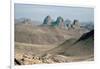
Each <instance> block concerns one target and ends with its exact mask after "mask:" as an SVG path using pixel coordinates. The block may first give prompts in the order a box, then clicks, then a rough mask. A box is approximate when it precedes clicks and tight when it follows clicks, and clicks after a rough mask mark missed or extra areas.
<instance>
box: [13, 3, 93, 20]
mask: <svg viewBox="0 0 100 69" xmlns="http://www.w3.org/2000/svg"><path fill="white" fill-rule="evenodd" d="M47 15H49V16H51V18H52V20H56V19H57V17H58V16H62V17H63V19H64V20H66V19H70V20H71V21H73V20H74V19H77V20H79V21H80V22H94V9H93V8H85V7H69V6H53V5H51V6H50V5H34V4H18V3H15V5H14V17H15V19H20V18H28V19H31V20H33V21H39V22H41V21H42V22H43V20H44V18H45V17H46V16H47Z"/></svg>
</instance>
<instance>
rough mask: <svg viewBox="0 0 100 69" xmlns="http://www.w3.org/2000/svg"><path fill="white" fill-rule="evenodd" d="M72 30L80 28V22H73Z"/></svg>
mask: <svg viewBox="0 0 100 69" xmlns="http://www.w3.org/2000/svg"><path fill="white" fill-rule="evenodd" d="M72 28H74V29H79V28H80V22H79V21H78V20H74V21H73V24H72Z"/></svg>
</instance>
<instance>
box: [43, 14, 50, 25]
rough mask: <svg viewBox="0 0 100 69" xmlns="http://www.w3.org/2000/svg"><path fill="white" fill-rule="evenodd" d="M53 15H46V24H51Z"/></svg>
mask: <svg viewBox="0 0 100 69" xmlns="http://www.w3.org/2000/svg"><path fill="white" fill-rule="evenodd" d="M51 21H52V20H51V17H50V16H49V15H48V16H46V17H45V19H44V22H43V24H45V25H51Z"/></svg>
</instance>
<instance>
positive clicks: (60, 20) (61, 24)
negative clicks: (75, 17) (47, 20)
mask: <svg viewBox="0 0 100 69" xmlns="http://www.w3.org/2000/svg"><path fill="white" fill-rule="evenodd" d="M52 25H53V26H55V27H60V28H63V27H64V20H63V18H62V17H61V16H59V17H57V20H56V21H55V22H52Z"/></svg>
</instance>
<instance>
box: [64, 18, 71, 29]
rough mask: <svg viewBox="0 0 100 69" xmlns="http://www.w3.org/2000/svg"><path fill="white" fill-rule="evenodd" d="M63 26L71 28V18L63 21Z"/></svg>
mask: <svg viewBox="0 0 100 69" xmlns="http://www.w3.org/2000/svg"><path fill="white" fill-rule="evenodd" d="M64 27H65V28H66V29H70V28H71V20H69V19H67V20H65V21H64Z"/></svg>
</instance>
